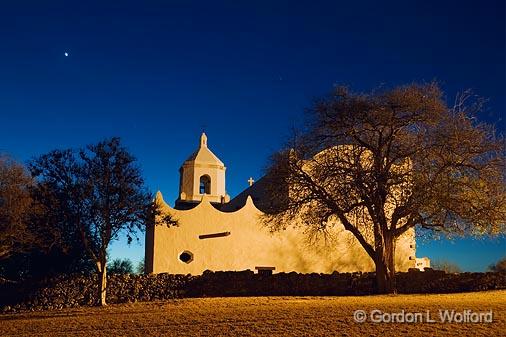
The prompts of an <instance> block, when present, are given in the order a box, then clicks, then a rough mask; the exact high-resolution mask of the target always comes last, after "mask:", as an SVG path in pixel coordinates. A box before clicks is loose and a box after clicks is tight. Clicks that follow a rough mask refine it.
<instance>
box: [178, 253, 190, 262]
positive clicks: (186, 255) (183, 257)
mask: <svg viewBox="0 0 506 337" xmlns="http://www.w3.org/2000/svg"><path fill="white" fill-rule="evenodd" d="M179 260H180V261H181V262H184V263H190V262H192V261H193V253H192V252H190V251H187V250H185V251H184V252H182V253H181V254H179Z"/></svg>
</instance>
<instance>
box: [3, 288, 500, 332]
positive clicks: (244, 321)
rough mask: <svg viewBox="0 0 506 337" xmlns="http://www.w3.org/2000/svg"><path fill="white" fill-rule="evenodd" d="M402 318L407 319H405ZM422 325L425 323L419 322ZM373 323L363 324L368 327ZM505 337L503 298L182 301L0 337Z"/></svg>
mask: <svg viewBox="0 0 506 337" xmlns="http://www.w3.org/2000/svg"><path fill="white" fill-rule="evenodd" d="M359 309H361V310H365V311H366V312H370V311H371V310H374V309H378V310H381V311H382V312H384V313H385V312H388V313H390V312H400V311H401V310H404V312H423V314H424V315H425V314H426V310H430V317H431V319H434V320H437V321H439V320H440V319H439V312H438V310H445V309H449V310H455V311H456V312H463V311H464V310H472V311H473V312H485V311H490V310H492V312H493V322H492V323H452V324H449V323H441V322H438V323H373V322H365V323H357V322H355V321H354V318H353V314H354V312H355V311H356V310H359ZM406 318H407V316H406ZM424 319H425V317H424ZM369 320H370V316H368V321H369ZM117 335H122V336H126V335H128V336H143V337H145V336H160V335H166V336H176V335H177V336H207V335H211V336H215V335H219V336H258V335H263V336H308V335H314V336H326V335H331V336H333V335H338V336H358V335H366V336H379V335H384V336H397V335H405V336H422V335H423V336H435V335H437V336H461V337H463V336H487V337H492V336H501V335H502V336H506V291H489V292H477V293H462V294H450V295H396V296H347V297H346V296H343V297H235V298H199V299H181V300H174V301H169V302H146V303H132V304H121V305H110V306H107V307H105V308H76V309H65V310H60V311H44V312H30V313H20V314H5V315H0V336H86V337H92V336H117Z"/></svg>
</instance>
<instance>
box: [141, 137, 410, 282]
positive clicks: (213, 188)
mask: <svg viewBox="0 0 506 337" xmlns="http://www.w3.org/2000/svg"><path fill="white" fill-rule="evenodd" d="M210 154H212V152H211V151H210V150H209V149H208V148H207V137H205V134H203V135H202V137H201V141H200V145H199V149H198V150H197V151H196V152H195V153H194V154H193V155H192V156H191V157H190V158H189V159H188V160H187V161H185V163H184V164H183V166H182V167H181V169H180V174H181V186H180V195H179V198H178V200H177V201H176V207H171V206H169V205H168V204H167V203H166V202H165V201H164V200H163V196H162V194H161V193H160V192H158V193H157V196H156V202H157V203H158V204H159V205H160V206H161V208H162V212H163V213H165V214H170V215H172V216H173V217H174V218H175V219H177V220H178V223H179V225H178V226H176V227H167V226H163V225H160V226H153V227H150V228H148V230H147V231H146V272H148V273H162V272H168V273H174V274H193V275H198V274H201V273H202V272H204V271H205V270H213V271H240V270H246V269H250V270H255V269H261V268H268V269H272V270H273V271H274V272H291V271H296V272H303V273H310V272H320V273H331V272H333V271H339V272H354V271H373V270H374V264H373V262H372V260H371V258H370V257H369V256H368V255H367V253H366V252H365V250H364V249H363V248H362V246H361V245H360V244H359V243H358V241H357V240H356V239H355V238H354V236H353V235H352V234H351V233H350V232H348V231H345V230H344V228H343V226H342V225H341V224H340V223H337V222H336V223H335V224H334V226H333V227H332V228H331V230H330V235H329V237H328V239H327V240H317V241H316V242H315V241H312V242H309V241H308V236H307V234H306V233H305V232H304V228H303V227H297V228H295V227H291V226H287V228H286V230H282V231H279V232H274V233H271V232H270V231H269V229H268V228H267V227H266V226H265V225H264V224H263V222H262V219H261V216H262V214H263V213H262V211H261V210H259V209H258V208H257V207H256V206H255V204H254V201H253V200H252V198H251V196H247V197H246V198H245V201H244V203H243V204H242V205H241V206H240V207H235V208H234V209H232V210H230V209H228V210H227V211H223V210H220V209H219V208H220V207H219V206H220V205H227V203H228V202H229V200H230V198H229V197H228V195H227V194H226V189H225V166H224V165H223V163H222V162H221V161H220V160H219V159H218V158H217V157H216V156H215V155H214V154H212V156H211V155H210ZM203 176H207V177H209V178H210V180H206V179H207V178H206V179H204V180H203V182H202V180H201V177H203ZM206 183H210V186H206ZM201 192H203V193H201ZM245 192H247V191H245ZM188 203H193V205H191V207H188V208H186V209H185V207H177V205H178V204H179V205H182V204H184V205H188ZM212 203H214V205H213V204H212ZM415 261H416V257H415V235H414V229H410V230H408V231H407V232H406V233H405V234H403V236H401V238H399V240H398V242H397V247H396V268H397V270H399V271H405V270H407V269H409V268H414V267H415Z"/></svg>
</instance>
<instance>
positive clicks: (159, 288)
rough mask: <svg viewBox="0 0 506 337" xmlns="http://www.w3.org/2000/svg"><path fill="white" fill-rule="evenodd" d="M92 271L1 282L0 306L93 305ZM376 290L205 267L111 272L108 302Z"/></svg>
mask: <svg viewBox="0 0 506 337" xmlns="http://www.w3.org/2000/svg"><path fill="white" fill-rule="evenodd" d="M96 289H97V288H96V276H95V275H89V276H86V275H80V274H79V275H71V276H61V277H56V278H52V279H48V280H43V281H39V282H25V283H12V282H3V283H1V284H0V312H15V311H21V310H45V309H61V308H65V307H75V306H83V305H93V304H94V298H95V294H96V293H97V290H96ZM496 289H506V273H461V274H448V273H445V272H443V271H434V270H431V269H428V270H426V271H424V272H421V271H418V269H412V270H410V271H409V272H407V273H398V274H397V290H398V292H399V293H404V294H412V293H453V292H468V291H482V290H496ZM373 293H374V273H337V272H336V273H332V274H316V273H314V274H299V273H295V272H293V273H278V274H274V275H262V274H255V273H253V272H252V271H249V270H248V271H242V272H209V271H206V272H204V274H202V275H201V276H190V275H171V274H156V275H109V278H108V289H107V301H108V303H111V304H113V303H126V302H135V301H154V300H169V299H174V298H181V297H216V296H339V295H341V296H343V295H368V294H373Z"/></svg>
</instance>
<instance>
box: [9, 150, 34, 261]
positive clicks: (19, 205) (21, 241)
mask: <svg viewBox="0 0 506 337" xmlns="http://www.w3.org/2000/svg"><path fill="white" fill-rule="evenodd" d="M31 186H32V179H31V178H30V176H29V174H28V173H27V172H26V171H25V168H24V167H23V165H21V164H19V163H17V162H15V161H14V160H12V159H11V158H9V157H7V156H0V260H1V259H6V258H9V257H10V256H12V255H13V254H16V253H22V252H26V251H28V250H30V249H32V248H33V247H34V245H37V244H38V243H39V242H38V237H37V235H36V233H35V231H34V228H33V226H31V225H30V217H31V214H32V211H33V203H32V198H31V195H30V188H31Z"/></svg>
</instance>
